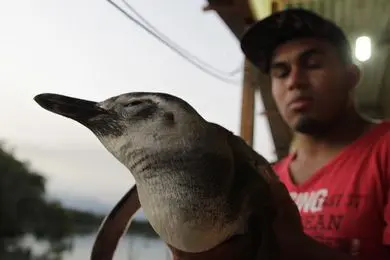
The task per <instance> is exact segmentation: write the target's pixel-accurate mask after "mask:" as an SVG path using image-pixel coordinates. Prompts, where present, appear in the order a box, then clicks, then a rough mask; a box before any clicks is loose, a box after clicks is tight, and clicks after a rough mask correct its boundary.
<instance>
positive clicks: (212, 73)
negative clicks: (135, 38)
mask: <svg viewBox="0 0 390 260" xmlns="http://www.w3.org/2000/svg"><path fill="white" fill-rule="evenodd" d="M107 1H108V2H109V3H110V4H111V5H113V6H114V7H115V8H116V9H118V10H119V11H120V12H121V13H123V14H124V15H125V16H126V17H127V18H128V19H130V20H131V21H133V22H134V23H136V24H137V25H138V26H140V27H141V28H142V29H144V30H145V31H146V32H148V33H149V34H151V35H152V36H154V37H155V38H156V39H157V40H159V41H160V42H161V43H163V44H164V45H166V46H167V47H168V48H170V49H171V50H172V51H174V52H176V53H177V54H178V55H180V56H181V57H182V58H184V59H185V60H187V61H188V62H190V63H191V64H192V65H194V66H195V67H197V68H198V69H200V70H202V71H203V72H205V73H207V74H209V75H211V76H213V77H215V78H217V79H219V80H222V81H224V82H226V83H230V84H238V83H239V82H237V81H233V80H231V79H228V78H225V77H223V76H221V75H218V74H217V73H215V72H212V71H209V70H207V69H206V68H204V67H202V66H201V65H199V64H197V63H196V62H195V61H193V60H191V59H190V58H189V57H187V56H186V55H185V54H183V53H182V52H181V51H180V50H178V49H176V48H175V47H174V46H172V45H171V44H170V43H169V42H167V41H165V40H164V39H162V38H160V37H159V35H157V34H156V33H155V32H153V31H152V30H151V29H149V28H148V27H147V26H145V25H144V24H142V23H141V22H140V21H138V20H137V19H135V18H134V17H132V16H131V15H130V14H128V13H127V12H125V11H124V10H123V9H122V8H121V7H120V6H118V5H117V4H116V3H114V2H113V1H111V0H107Z"/></svg>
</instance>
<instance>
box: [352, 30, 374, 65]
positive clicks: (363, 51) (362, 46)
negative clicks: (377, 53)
mask: <svg viewBox="0 0 390 260" xmlns="http://www.w3.org/2000/svg"><path fill="white" fill-rule="evenodd" d="M355 57H356V59H358V60H359V61H362V62H363V61H367V60H368V59H370V57H371V39H370V37H367V36H360V37H358V38H357V39H356V43H355Z"/></svg>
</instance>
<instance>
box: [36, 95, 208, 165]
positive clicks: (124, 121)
mask: <svg viewBox="0 0 390 260" xmlns="http://www.w3.org/2000/svg"><path fill="white" fill-rule="evenodd" d="M34 100H35V101H36V102H37V103H38V104H39V105H40V106H41V107H43V108H44V109H46V110H48V111H51V112H53V113H56V114H59V115H62V116H64V117H67V118H70V119H73V120H75V121H77V122H78V123H80V124H82V125H84V126H85V127H87V128H88V129H90V130H91V131H92V132H93V133H94V134H95V135H96V136H97V138H98V139H99V140H100V142H101V143H102V144H103V145H104V146H105V147H106V149H107V150H108V151H109V152H111V153H112V154H113V155H114V156H115V157H117V158H118V159H119V160H120V161H121V162H122V163H124V160H125V157H126V155H127V153H128V152H129V150H136V149H142V148H148V147H153V149H158V147H163V146H166V145H167V143H169V142H175V141H177V139H178V138H185V136H186V135H189V134H191V133H195V132H196V131H197V130H199V127H201V126H202V125H204V124H202V122H205V120H204V119H203V118H202V117H201V116H200V115H199V114H198V113H197V112H196V111H195V109H194V108H193V107H192V106H190V105H189V104H188V103H187V102H185V101H184V100H182V99H180V98H179V97H176V96H173V95H169V94H166V93H151V92H132V93H126V94H122V95H118V96H114V97H111V98H108V99H106V100H104V101H102V102H95V101H90V100H83V99H78V98H73V97H69V96H64V95H59V94H51V93H44V94H39V95H37V96H35V97H34Z"/></svg>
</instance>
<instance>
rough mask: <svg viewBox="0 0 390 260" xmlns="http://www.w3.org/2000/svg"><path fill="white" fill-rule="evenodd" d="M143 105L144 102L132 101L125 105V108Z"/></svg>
mask: <svg viewBox="0 0 390 260" xmlns="http://www.w3.org/2000/svg"><path fill="white" fill-rule="evenodd" d="M142 103H144V102H143V101H142V100H133V101H130V102H129V103H128V104H127V105H125V107H134V106H138V105H141V104H142Z"/></svg>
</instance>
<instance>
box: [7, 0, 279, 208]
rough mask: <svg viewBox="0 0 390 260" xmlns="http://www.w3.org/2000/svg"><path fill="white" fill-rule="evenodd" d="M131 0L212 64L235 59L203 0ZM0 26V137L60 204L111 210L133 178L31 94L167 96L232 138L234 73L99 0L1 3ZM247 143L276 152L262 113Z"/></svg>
mask: <svg viewBox="0 0 390 260" xmlns="http://www.w3.org/2000/svg"><path fill="white" fill-rule="evenodd" d="M116 2H117V3H121V1H119V0H117V1H116ZM129 3H130V4H131V5H132V6H133V7H134V8H136V9H137V11H138V12H139V13H141V14H142V15H143V17H144V18H146V19H147V20H148V21H149V22H150V23H152V24H153V25H155V26H156V27H157V28H158V29H159V30H160V31H161V32H163V33H164V34H166V35H168V36H169V38H170V39H171V40H173V41H174V42H176V43H177V44H178V45H180V46H181V47H182V48H184V49H186V50H188V51H189V52H191V53H192V54H193V55H195V56H197V57H198V58H200V59H202V60H204V61H205V62H207V63H208V64H210V65H212V66H213V67H216V68H218V69H219V70H222V71H226V72H229V71H232V70H235V69H236V68H237V67H238V66H241V65H242V63H243V55H242V53H241V51H240V48H239V43H238V41H237V39H236V38H235V37H234V36H233V34H232V33H231V32H230V31H229V30H228V28H227V27H226V25H225V24H224V23H223V22H222V21H221V19H220V18H219V17H218V16H217V14H216V13H214V12H213V11H210V12H204V11H203V10H202V8H203V6H204V5H205V4H206V1H203V0H195V1H183V0H164V1H152V0H131V1H130V0H129ZM0 32H1V36H0V37H1V41H0V57H1V58H0V75H1V76H0V99H1V102H0V111H1V112H0V122H1V128H0V139H2V140H4V141H6V143H7V147H12V148H14V149H15V154H16V155H17V156H18V158H20V159H23V160H27V161H29V162H30V163H31V167H32V168H33V169H35V170H37V171H39V172H40V173H42V174H43V175H44V176H46V177H47V179H48V183H47V187H48V192H49V193H50V194H51V195H52V196H55V197H59V198H60V199H61V200H62V201H63V202H64V203H66V204H74V203H76V204H77V203H79V204H80V203H81V202H84V204H83V205H84V206H83V205H82V207H85V208H86V209H91V208H94V207H99V204H97V203H101V204H102V205H105V206H107V207H108V208H111V207H112V206H113V205H114V204H115V203H116V202H117V201H118V200H119V199H120V197H121V196H122V195H123V194H124V193H125V192H126V191H127V190H128V189H129V188H130V187H131V185H132V184H133V183H134V182H133V178H132V176H131V174H130V173H129V172H128V170H127V169H126V168H125V167H124V166H122V165H121V164H120V163H119V162H117V161H116V159H114V157H113V156H112V155H110V154H109V153H108V152H107V151H106V150H105V149H104V147H103V146H102V145H101V144H100V142H99V141H98V140H97V138H96V137H95V136H94V135H93V134H92V133H91V132H90V131H89V130H88V129H86V128H85V127H83V126H81V125H79V124H77V123H75V122H74V121H72V120H69V119H66V118H64V117H61V116H58V115H55V114H52V113H50V112H48V111H46V110H44V109H42V108H41V107H39V106H38V105H37V104H36V103H35V102H34V101H33V97H34V96H35V95H37V94H39V93H43V92H53V93H59V94H65V95H70V96H74V97H79V98H85V99H91V100H97V101H99V100H103V99H106V98H108V97H110V96H114V95H118V94H121V93H125V92H132V91H158V92H166V93H170V94H173V95H176V96H179V97H181V98H183V99H185V100H186V101H187V102H189V103H190V104H191V105H192V106H193V107H194V108H195V109H196V110H198V111H199V113H200V114H201V115H202V116H203V117H205V118H206V119H207V120H209V121H213V122H216V123H218V124H220V125H222V126H224V127H226V128H227V129H229V130H231V131H233V132H234V133H236V134H239V127H240V108H241V107H240V105H241V81H242V79H241V77H242V74H241V73H239V74H237V75H236V76H235V77H232V79H233V80H234V81H235V82H236V83H233V84H231V83H225V82H223V81H220V80H218V79H216V78H214V77H212V76H210V75H208V74H205V73H204V72H202V71H200V70H199V69H197V68H196V67H194V66H193V65H192V64H190V63H189V62H187V61H186V60H184V59H183V58H182V57H180V56H179V55H177V54H176V53H174V52H173V51H171V50H170V49H169V48H167V47H166V46H164V45H163V44H161V43H160V42H159V41H157V40H156V39H155V38H154V37H152V36H151V35H149V34H148V33H146V32H145V31H144V30H143V29H142V28H140V27H139V26H137V25H136V24H134V23H133V22H132V21H130V20H128V19H127V18H126V17H125V16H124V15H123V14H122V13H120V12H119V11H118V10H117V9H115V8H114V7H113V6H112V5H111V4H109V3H108V2H107V1H106V0H94V1H92V0H66V1H64V0H61V1H60V0H20V1H16V0H13V1H1V2H0ZM256 101H257V108H256V112H261V111H262V104H261V102H260V100H259V98H258V99H257V100H256ZM255 149H256V150H257V151H258V152H259V153H261V154H262V155H263V156H265V157H266V158H267V159H269V160H273V159H274V158H275V156H274V153H273V150H274V147H273V143H272V140H271V136H270V133H269V127H268V123H267V122H266V119H265V118H264V117H263V116H260V115H257V116H256V130H255ZM77 200H79V202H77ZM95 203H96V204H95Z"/></svg>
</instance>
